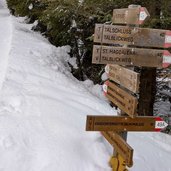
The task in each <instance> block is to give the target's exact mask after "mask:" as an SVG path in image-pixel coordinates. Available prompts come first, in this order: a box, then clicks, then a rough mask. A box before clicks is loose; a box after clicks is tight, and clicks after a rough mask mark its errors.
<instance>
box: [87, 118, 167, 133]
mask: <svg viewBox="0 0 171 171" xmlns="http://www.w3.org/2000/svg"><path fill="white" fill-rule="evenodd" d="M167 126H168V124H167V123H166V122H165V121H163V119H161V118H160V117H152V116H137V117H136V118H131V117H125V116H106V115H103V116H96V115H94V116H93V115H92V116H87V122H86V131H157V132H158V131H161V130H162V129H164V128H166V127H167Z"/></svg>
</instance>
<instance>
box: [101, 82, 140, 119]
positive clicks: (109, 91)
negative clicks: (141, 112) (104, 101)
mask: <svg viewBox="0 0 171 171" xmlns="http://www.w3.org/2000/svg"><path fill="white" fill-rule="evenodd" d="M103 88H104V92H106V97H107V98H108V99H109V100H110V101H111V102H112V103H113V104H115V105H116V106H118V107H119V108H120V109H121V110H123V111H124V112H125V113H127V114H128V115H129V116H131V117H135V116H136V115H137V105H138V99H137V98H136V97H134V96H133V95H131V94H129V93H128V92H127V91H125V90H123V89H122V88H120V87H119V86H117V85H116V84H115V83H112V82H111V81H107V82H105V84H104V85H103Z"/></svg>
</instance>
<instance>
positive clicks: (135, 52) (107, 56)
mask: <svg viewBox="0 0 171 171" xmlns="http://www.w3.org/2000/svg"><path fill="white" fill-rule="evenodd" d="M92 63H95V64H118V65H127V66H144V67H158V68H166V67H168V66H169V65H170V64H171V54H170V53H169V51H167V50H156V49H150V50H149V49H144V48H124V47H114V46H101V45H94V46H93V57H92Z"/></svg>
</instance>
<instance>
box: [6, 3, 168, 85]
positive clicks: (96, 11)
mask: <svg viewBox="0 0 171 171" xmlns="http://www.w3.org/2000/svg"><path fill="white" fill-rule="evenodd" d="M7 2H8V6H9V8H10V9H11V12H12V13H13V14H15V15H19V16H27V17H28V18H29V19H30V22H34V21H35V20H38V25H37V26H36V27H35V28H34V29H35V30H39V31H41V32H42V33H43V34H44V35H45V36H47V37H48V38H49V40H50V41H51V43H53V44H54V45H56V46H62V45H70V46H71V56H72V57H76V58H77V64H78V69H74V68H73V74H74V75H75V76H76V77H77V78H78V79H80V80H84V79H85V78H87V77H88V78H90V79H92V80H93V81H94V82H95V83H97V82H100V75H99V74H98V73H100V71H101V70H102V69H103V66H97V65H92V64H91V55H92V44H93V41H92V40H93V33H94V26H95V23H105V22H110V21H111V17H112V11H113V9H116V8H127V7H128V5H130V4H136V5H141V6H144V7H146V8H147V9H148V11H149V13H150V15H151V17H150V20H149V21H148V22H146V24H145V27H152V28H160V29H171V13H170V10H171V2H170V0H151V1H145V0H141V1H140V0H123V1H120V0H82V2H81V1H80V0H41V1H40V0H7Z"/></svg>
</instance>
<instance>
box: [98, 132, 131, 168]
mask: <svg viewBox="0 0 171 171" xmlns="http://www.w3.org/2000/svg"><path fill="white" fill-rule="evenodd" d="M101 133H102V135H103V136H104V137H105V138H106V139H107V141H108V142H109V143H110V144H111V145H112V146H113V147H114V148H115V150H116V151H117V152H118V153H119V154H120V155H121V156H122V157H123V158H124V160H125V161H126V164H127V166H129V167H131V166H132V165H133V149H132V148H131V147H130V146H129V145H128V144H127V143H126V142H125V141H124V139H123V138H122V137H121V136H120V135H119V134H118V133H116V132H101Z"/></svg>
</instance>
